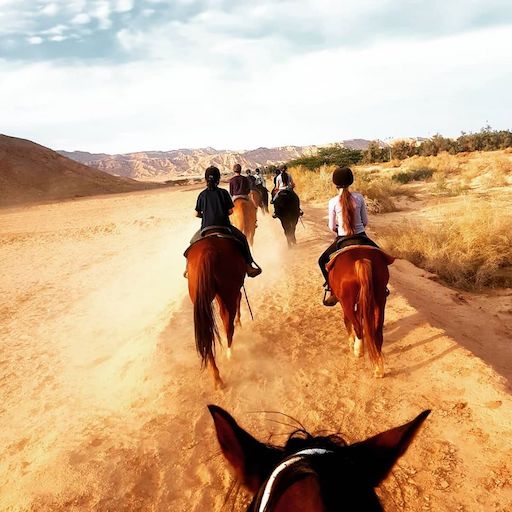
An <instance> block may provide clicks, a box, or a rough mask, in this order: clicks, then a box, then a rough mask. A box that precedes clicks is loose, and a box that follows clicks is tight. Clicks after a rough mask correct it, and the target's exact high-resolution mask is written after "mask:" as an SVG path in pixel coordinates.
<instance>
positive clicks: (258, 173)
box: [254, 168, 267, 188]
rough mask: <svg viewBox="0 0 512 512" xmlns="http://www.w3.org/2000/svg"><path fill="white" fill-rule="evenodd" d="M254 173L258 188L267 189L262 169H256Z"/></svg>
mask: <svg viewBox="0 0 512 512" xmlns="http://www.w3.org/2000/svg"><path fill="white" fill-rule="evenodd" d="M254 172H255V173H256V176H255V177H254V179H255V180H256V187H258V188H267V187H266V184H265V177H264V176H263V174H261V171H260V169H259V168H256V170H255V171H254Z"/></svg>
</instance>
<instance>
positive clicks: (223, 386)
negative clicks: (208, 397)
mask: <svg viewBox="0 0 512 512" xmlns="http://www.w3.org/2000/svg"><path fill="white" fill-rule="evenodd" d="M218 389H226V384H225V383H224V381H223V380H222V379H221V378H220V377H219V378H218V379H215V390H218Z"/></svg>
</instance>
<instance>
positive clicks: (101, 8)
mask: <svg viewBox="0 0 512 512" xmlns="http://www.w3.org/2000/svg"><path fill="white" fill-rule="evenodd" d="M91 14H92V16H94V17H95V18H97V19H98V21H99V25H100V28H101V29H102V30H106V29H109V28H110V27H111V26H112V21H111V19H110V14H111V6H110V2H109V1H108V0H98V1H96V2H95V4H94V8H93V10H92V13H91Z"/></svg>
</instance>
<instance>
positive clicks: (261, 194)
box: [249, 187, 268, 214]
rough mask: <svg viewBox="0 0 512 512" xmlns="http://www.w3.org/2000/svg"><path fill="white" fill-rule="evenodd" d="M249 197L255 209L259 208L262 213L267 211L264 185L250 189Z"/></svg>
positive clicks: (266, 194) (266, 193) (266, 196)
mask: <svg viewBox="0 0 512 512" xmlns="http://www.w3.org/2000/svg"><path fill="white" fill-rule="evenodd" d="M249 198H250V199H251V201H252V202H253V204H254V206H256V209H258V208H261V211H262V212H263V214H266V213H268V190H267V189H266V188H264V187H257V188H254V189H252V190H251V192H250V193H249Z"/></svg>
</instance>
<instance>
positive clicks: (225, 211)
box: [196, 187, 235, 229]
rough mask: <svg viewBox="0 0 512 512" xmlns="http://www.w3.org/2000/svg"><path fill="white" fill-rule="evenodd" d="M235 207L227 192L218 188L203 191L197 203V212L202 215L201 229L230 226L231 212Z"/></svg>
mask: <svg viewBox="0 0 512 512" xmlns="http://www.w3.org/2000/svg"><path fill="white" fill-rule="evenodd" d="M234 206H235V205H234V204H233V200H232V199H231V196H230V195H229V192H228V191H227V190H225V189H223V188H218V187H217V188H214V189H213V190H208V189H205V190H203V191H202V192H201V193H200V194H199V197H198V198H197V203H196V212H199V213H200V214H201V215H202V219H201V229H204V228H206V227H209V226H230V225H231V223H230V222H229V210H231V208H234Z"/></svg>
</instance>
